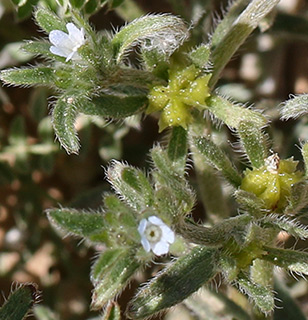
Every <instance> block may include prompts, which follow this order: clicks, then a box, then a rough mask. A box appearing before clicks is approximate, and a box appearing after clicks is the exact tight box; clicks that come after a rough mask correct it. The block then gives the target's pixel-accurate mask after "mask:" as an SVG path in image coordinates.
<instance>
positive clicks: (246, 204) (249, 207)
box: [233, 189, 266, 217]
mask: <svg viewBox="0 0 308 320" xmlns="http://www.w3.org/2000/svg"><path fill="white" fill-rule="evenodd" d="M233 195H234V197H235V199H236V201H237V203H238V204H239V205H240V208H241V209H243V210H244V211H246V212H248V213H249V214H251V215H253V216H256V217H260V216H264V214H265V213H266V209H265V202H264V201H263V200H262V199H260V198H258V197H257V196H256V195H255V194H254V193H252V192H248V191H244V190H241V189H238V190H236V191H235V192H234V194H233Z"/></svg>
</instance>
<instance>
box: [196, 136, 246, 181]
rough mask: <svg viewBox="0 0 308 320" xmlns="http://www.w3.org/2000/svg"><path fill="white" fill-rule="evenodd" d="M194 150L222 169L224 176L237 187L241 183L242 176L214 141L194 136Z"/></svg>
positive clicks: (212, 164)
mask: <svg viewBox="0 0 308 320" xmlns="http://www.w3.org/2000/svg"><path fill="white" fill-rule="evenodd" d="M191 141H192V146H193V152H198V153H200V155H201V156H202V157H203V159H204V161H205V162H207V163H209V164H210V165H211V166H213V167H214V168H216V169H217V170H219V171H221V173H222V174H223V176H224V177H225V178H226V179H227V180H228V181H229V182H230V183H231V184H232V185H234V186H235V187H238V186H240V185H241V181H242V179H241V176H240V175H239V173H238V172H237V170H236V169H235V167H234V166H233V164H232V163H231V161H230V159H229V158H228V157H227V156H226V154H225V153H224V152H223V151H222V150H221V149H220V148H219V146H217V145H216V144H214V142H212V141H211V140H209V139H207V138H203V137H193V138H192V140H191Z"/></svg>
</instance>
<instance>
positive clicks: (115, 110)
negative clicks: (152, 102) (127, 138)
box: [80, 90, 148, 119]
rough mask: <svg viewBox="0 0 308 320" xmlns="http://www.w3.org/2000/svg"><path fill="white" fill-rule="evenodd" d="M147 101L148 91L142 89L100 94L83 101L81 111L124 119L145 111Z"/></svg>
mask: <svg viewBox="0 0 308 320" xmlns="http://www.w3.org/2000/svg"><path fill="white" fill-rule="evenodd" d="M147 101H148V99H147V96H146V92H144V91H141V90H139V92H138V91H136V90H134V91H131V90H129V91H128V92H127V93H126V92H114V94H100V95H99V96H98V97H94V98H92V100H91V101H84V102H82V104H81V106H80V112H82V113H84V114H87V115H94V116H96V115H98V116H102V117H108V118H112V119H122V118H126V117H129V116H132V115H134V114H138V113H141V112H142V111H144V110H145V108H146V105H147Z"/></svg>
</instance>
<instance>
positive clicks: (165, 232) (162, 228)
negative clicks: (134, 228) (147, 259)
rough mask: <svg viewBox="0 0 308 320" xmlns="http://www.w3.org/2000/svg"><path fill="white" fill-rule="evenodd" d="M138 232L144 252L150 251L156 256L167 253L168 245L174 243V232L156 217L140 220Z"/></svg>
mask: <svg viewBox="0 0 308 320" xmlns="http://www.w3.org/2000/svg"><path fill="white" fill-rule="evenodd" d="M138 232H139V234H140V236H141V244H142V246H143V248H144V250H145V251H146V252H149V251H150V250H152V251H153V252H154V253H155V254H156V255H157V256H161V255H163V254H166V253H168V251H169V246H170V244H171V243H173V242H174V232H173V231H172V230H171V229H170V228H169V227H168V226H167V225H165V224H164V223H163V222H162V220H161V219H159V218H158V217H156V216H151V217H149V218H148V219H142V220H141V221H140V223H139V226H138Z"/></svg>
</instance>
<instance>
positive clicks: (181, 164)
mask: <svg viewBox="0 0 308 320" xmlns="http://www.w3.org/2000/svg"><path fill="white" fill-rule="evenodd" d="M167 152H168V157H169V159H170V160H171V161H172V163H173V165H174V167H176V170H177V169H178V172H179V173H182V174H184V171H185V165H186V158H187V131H186V130H185V129H184V128H182V127H173V129H172V134H171V138H170V141H169V145H168V151H167Z"/></svg>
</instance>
